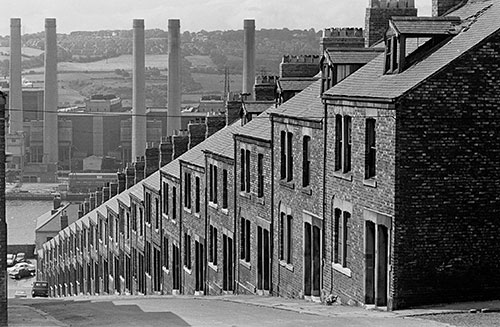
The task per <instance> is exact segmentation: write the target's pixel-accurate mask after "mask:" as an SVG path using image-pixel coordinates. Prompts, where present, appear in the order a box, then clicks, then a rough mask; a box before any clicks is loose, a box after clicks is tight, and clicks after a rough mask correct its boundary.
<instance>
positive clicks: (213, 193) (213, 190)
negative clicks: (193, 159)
mask: <svg viewBox="0 0 500 327" xmlns="http://www.w3.org/2000/svg"><path fill="white" fill-rule="evenodd" d="M209 168H210V172H209V175H210V176H209V178H210V188H209V193H210V194H209V201H210V202H213V203H217V202H218V199H217V166H215V165H213V164H210V167H209Z"/></svg>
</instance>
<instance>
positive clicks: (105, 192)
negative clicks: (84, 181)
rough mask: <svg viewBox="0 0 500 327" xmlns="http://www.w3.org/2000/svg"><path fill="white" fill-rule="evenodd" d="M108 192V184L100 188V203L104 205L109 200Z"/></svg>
mask: <svg viewBox="0 0 500 327" xmlns="http://www.w3.org/2000/svg"><path fill="white" fill-rule="evenodd" d="M109 192H110V190H109V184H106V186H104V187H103V188H102V203H105V202H106V201H108V200H109V194H110V193H109Z"/></svg>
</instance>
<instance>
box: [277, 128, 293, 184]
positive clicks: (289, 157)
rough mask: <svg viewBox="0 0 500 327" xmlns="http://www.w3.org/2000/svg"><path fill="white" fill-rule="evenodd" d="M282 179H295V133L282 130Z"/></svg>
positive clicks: (288, 180)
mask: <svg viewBox="0 0 500 327" xmlns="http://www.w3.org/2000/svg"><path fill="white" fill-rule="evenodd" d="M280 143H281V179H285V180H286V181H287V182H290V181H292V180H293V133H291V132H286V131H281V142H280Z"/></svg>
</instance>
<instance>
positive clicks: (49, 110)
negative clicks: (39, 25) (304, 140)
mask: <svg viewBox="0 0 500 327" xmlns="http://www.w3.org/2000/svg"><path fill="white" fill-rule="evenodd" d="M44 83H45V84H44V106H43V110H44V114H43V162H44V163H57V162H58V161H59V143H58V132H57V102H58V93H57V92H58V91H57V34H56V19H55V18H46V19H45V81H44Z"/></svg>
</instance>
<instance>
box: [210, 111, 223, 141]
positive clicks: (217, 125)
mask: <svg viewBox="0 0 500 327" xmlns="http://www.w3.org/2000/svg"><path fill="white" fill-rule="evenodd" d="M205 125H207V134H206V136H205V138H206V139H208V138H209V137H210V136H212V135H213V134H214V133H216V132H217V131H219V130H221V129H223V128H224V126H226V116H225V115H222V114H218V113H215V112H214V113H207V116H206V117H205Z"/></svg>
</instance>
